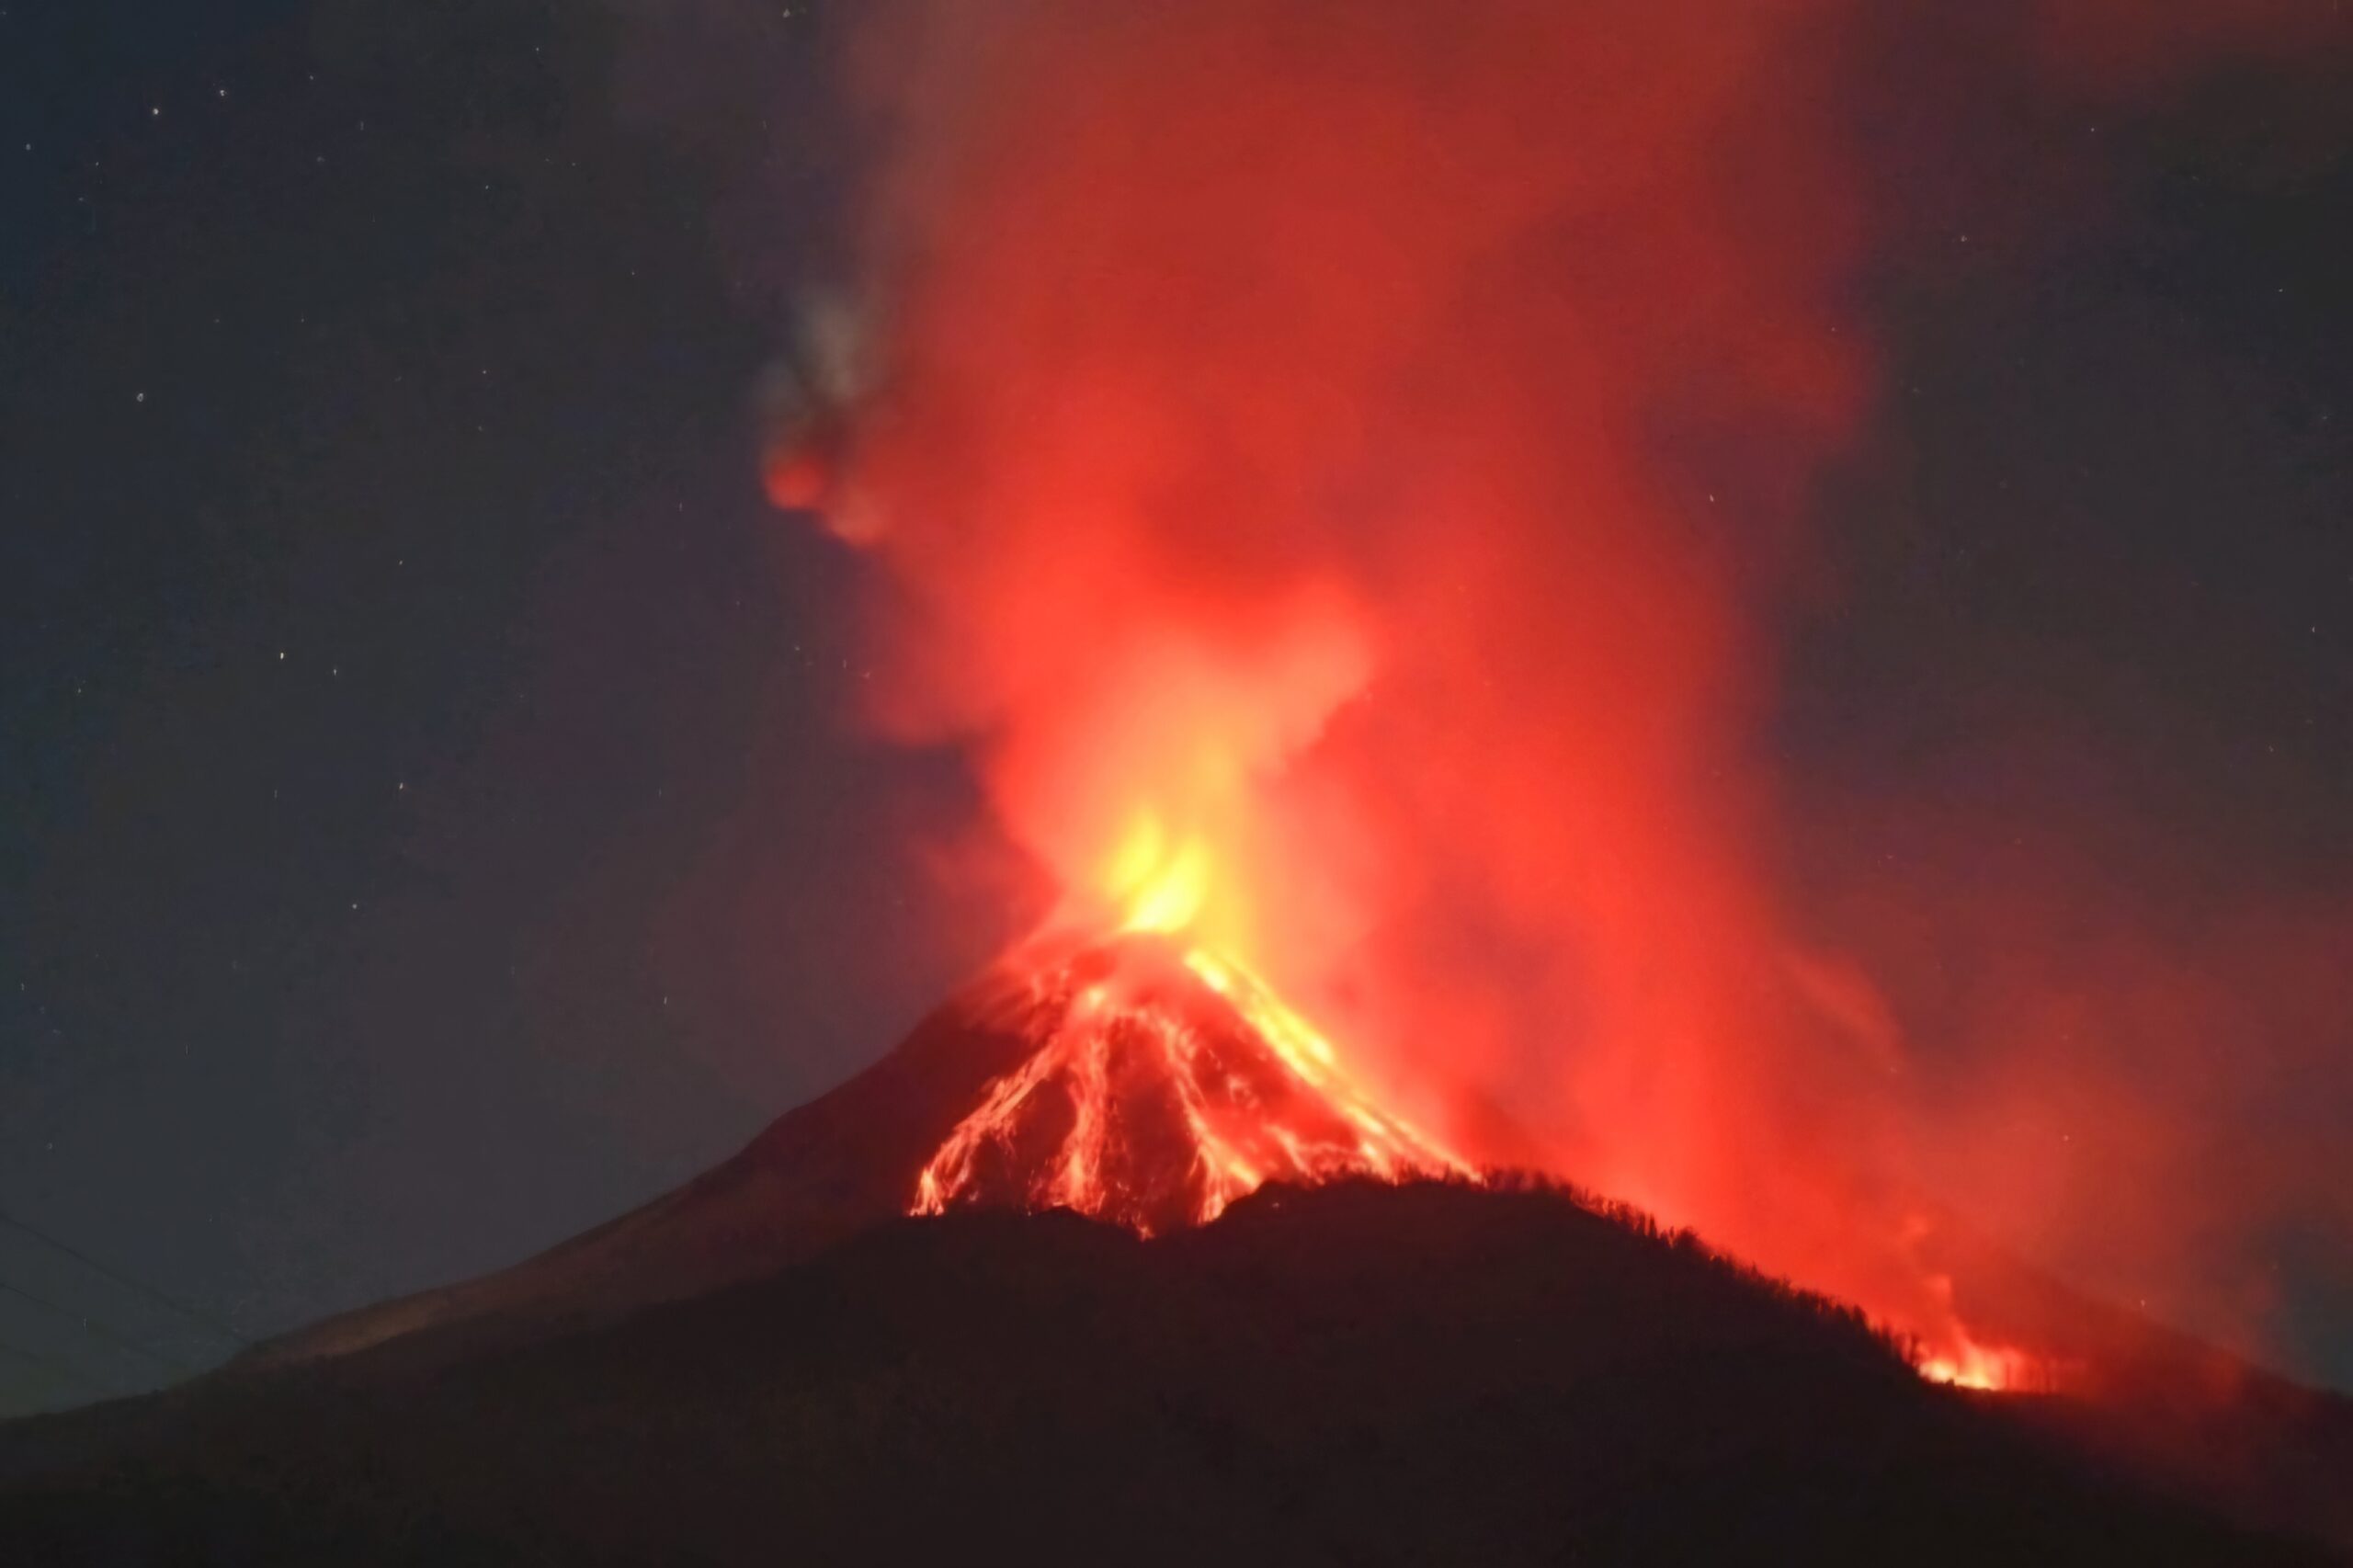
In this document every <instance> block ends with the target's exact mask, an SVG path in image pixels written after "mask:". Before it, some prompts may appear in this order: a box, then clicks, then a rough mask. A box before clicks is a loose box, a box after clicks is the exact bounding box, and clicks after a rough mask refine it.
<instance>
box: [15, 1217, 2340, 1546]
mask: <svg viewBox="0 0 2353 1568" xmlns="http://www.w3.org/2000/svg"><path fill="white" fill-rule="evenodd" d="M2030 1414H2031V1412H2030V1407H2029V1406H2025V1405H2020V1404H2018V1403H2016V1402H2014V1401H1998V1400H1996V1401H1988V1400H1984V1399H1982V1398H1977V1397H1972V1396H1968V1395H1964V1394H1961V1393H1959V1392H1954V1391H1951V1390H1947V1389H1941V1388H1937V1387H1932V1386H1929V1385H1927V1384H1925V1383H1923V1382H1922V1381H1920V1380H1919V1379H1918V1378H1917V1377H1915V1375H1914V1374H1913V1372H1912V1371H1911V1370H1910V1369H1909V1368H1908V1367H1907V1366H1906V1365H1905V1364H1904V1361H1903V1359H1902V1358H1900V1357H1899V1356H1898V1355H1897V1354H1896V1353H1895V1352H1894V1351H1893V1349H1891V1348H1890V1347H1889V1346H1887V1345H1885V1344H1883V1343H1882V1342H1881V1340H1880V1339H1879V1338H1878V1337H1876V1336H1875V1335H1873V1334H1872V1333H1870V1331H1869V1330H1868V1329H1867V1328H1866V1327H1865V1325H1864V1324H1862V1323H1861V1322H1860V1321H1859V1319H1857V1318H1856V1317H1855V1316H1854V1315H1853V1314H1851V1313H1849V1312H1844V1311H1842V1310H1840V1309H1837V1308H1835V1307H1833V1306H1830V1305H1829V1304H1827V1303H1824V1302H1821V1301H1816V1300H1814V1299H1812V1298H1807V1297H1802V1296H1799V1295H1796V1294H1794V1293H1792V1292H1790V1291H1789V1290H1784V1289H1782V1288H1780V1287H1779V1286H1776V1285H1774V1284H1771V1283H1770V1282H1768V1281H1765V1280H1762V1279H1760V1278H1756V1277H1755V1276H1753V1275H1750V1274H1748V1273H1746V1272H1745V1271H1743V1270H1741V1269H1739V1268H1737V1267H1733V1266H1730V1265H1727V1264H1725V1263H1723V1262H1722V1261H1720V1260H1718V1259H1716V1258H1714V1257H1712V1256H1709V1255H1708V1254H1706V1253H1705V1252H1704V1251H1702V1250H1701V1249H1700V1248H1699V1247H1698V1246H1697V1245H1695V1244H1690V1243H1688V1242H1686V1241H1678V1240H1677V1239H1675V1238H1671V1237H1663V1236H1660V1235H1657V1234H1655V1233H1651V1232H1649V1231H1648V1230H1647V1229H1646V1228H1645V1227H1643V1226H1640V1225H1630V1224H1628V1223H1625V1222H1622V1221H1619V1220H1616V1219H1613V1218H1610V1217H1608V1216H1606V1215H1603V1214H1599V1213H1597V1212H1594V1211H1593V1210H1590V1209H1588V1208H1586V1207H1584V1206H1582V1205H1580V1204H1579V1203H1577V1202H1575V1201H1574V1200H1573V1199H1570V1198H1569V1197H1567V1196H1565V1195H1563V1194H1558V1193H1551V1192H1537V1191H1496V1190H1492V1189H1486V1190H1482V1189H1474V1188H1470V1187H1454V1186H1446V1185H1437V1184H1422V1185H1414V1186H1407V1187H1381V1186H1377V1185H1370V1184H1357V1183H1349V1184H1342V1185H1338V1186H1334V1187H1323V1188H1319V1189H1313V1190H1302V1189H1298V1188H1288V1187H1269V1188H1267V1189H1265V1190H1263V1191H1262V1192H1260V1193H1259V1194H1257V1195H1256V1196H1255V1197H1252V1198H1249V1199H1245V1200H1243V1201H1242V1202H1240V1203H1238V1204H1236V1205H1235V1206H1234V1207H1233V1209H1232V1210H1229V1211H1228V1212H1227V1213H1226V1215H1225V1216H1224V1217H1223V1218H1222V1219H1221V1220H1219V1221H1217V1222H1216V1223H1214V1224H1211V1225H1209V1226H1207V1227H1205V1228H1202V1229H1200V1230H1197V1231H1184V1232H1179V1233H1175V1234H1172V1235H1169V1236H1167V1237H1165V1238H1162V1239H1159V1240H1154V1241H1150V1242H1146V1241H1142V1240H1139V1239H1138V1238H1137V1237H1136V1236H1134V1235H1133V1234H1132V1233H1128V1232H1125V1231H1122V1230H1119V1229H1116V1228H1113V1227H1110V1226H1107V1225H1102V1224H1097V1223H1095V1222H1092V1221H1086V1220H1082V1219H1079V1218H1077V1217H1075V1216H1073V1215H1070V1214H1067V1213H1050V1214H1044V1215H1036V1216H1029V1217H1019V1216H1015V1215H1011V1214H1005V1213H992V1212H965V1213H959V1214H956V1215H953V1216H951V1217H949V1218H944V1219H936V1220H903V1221H891V1222H887V1223H885V1224H883V1225H881V1226H880V1227H878V1228H875V1229H872V1230H870V1231H867V1232H865V1233H861V1234H858V1235H857V1236H854V1237H852V1238H850V1239H849V1240H847V1241H846V1242H844V1243H842V1244H838V1245H835V1246H833V1247H831V1248H830V1249H828V1250H825V1251H824V1252H822V1253H819V1254H818V1255H816V1256H812V1257H809V1258H807V1259H805V1260H803V1261H801V1262H798V1263H795V1264H792V1265H790V1266H788V1267H782V1268H781V1269H779V1270H776V1271H774V1272H772V1273H768V1274H766V1275H764V1276H763V1277H761V1278H756V1279H752V1280H748V1281H745V1282H743V1283H739V1284H735V1285H731V1286H728V1287H726V1288H723V1289H720V1290H714V1291H711V1292H709V1293H707V1294H703V1295H699V1296H697V1297H695V1298H693V1299H690V1300H685V1301H671V1302H667V1303H665V1304H660V1305H655V1306H652V1307H648V1308H646V1309H644V1310H642V1311H640V1312H636V1313H634V1314H633V1315H631V1316H628V1317H625V1318H623V1319H621V1320H620V1321H618V1322H612V1323H608V1324H602V1325H598V1326H589V1327H584V1328H579V1329H576V1330H574V1331H569V1332H559V1333H555V1334H552V1335H550V1336H547V1337H542V1338H539V1339H535V1340H532V1341H529V1342H522V1343H516V1342H503V1343H492V1344H485V1345H483V1346H481V1347H479V1348H475V1349H472V1350H469V1351H468V1352H467V1353H466V1354H464V1355H462V1356H454V1357H453V1356H447V1355H444V1356H438V1357H435V1358H430V1359H429V1360H426V1361H423V1362H420V1361H419V1360H418V1359H417V1358H415V1356H413V1355H409V1354H405V1353H404V1347H403V1343H402V1342H400V1341H393V1342H392V1343H388V1344H386V1345H383V1346H379V1347H376V1348H373V1349H366V1350H361V1351H358V1352H357V1353H354V1354H351V1355H347V1356H341V1357H335V1358H324V1359H317V1360H309V1361H302V1362H297V1363H292V1364H278V1365H274V1366H272V1365H264V1366H260V1367H248V1368H244V1369H239V1370H236V1371H233V1372H232V1373H228V1374H223V1375H222V1376H218V1377H216V1378H214V1379H211V1380H207V1381H202V1382H199V1383H197V1384H193V1385H189V1386H188V1387H185V1388H183V1389H180V1390H176V1391H172V1392H167V1393H165V1394H163V1395H159V1396H155V1397H153V1398H150V1399H147V1400H142V1401H137V1402H128V1403H122V1404H118V1405H112V1406H105V1407H100V1408H97V1409H95V1410H90V1411H85V1412H80V1413H76V1414H74V1415H66V1416H55V1417H48V1418H44V1419H41V1420H38V1421H32V1422H25V1423H19V1424H17V1425H16V1426H11V1427H6V1428H0V1562H9V1563H18V1562H21V1563H44V1564H46V1563H76V1562H142V1563H143V1562H204V1563H216V1562H217V1563H296V1562H300V1563H312V1562H335V1563H381V1562H431V1563H463V1562H597V1563H605V1562H609V1563H639V1562H645V1563H651V1562H662V1563H685V1562H711V1563H735V1562H743V1563H760V1564H763V1565H772V1564H777V1563H780V1562H826V1563H833V1562H917V1563H939V1564H965V1563H973V1564H982V1563H999V1562H1005V1563H1037V1564H1044V1563H1065V1562H1067V1563H1158V1562H1168V1563H1185V1564H1188V1565H1192V1568H1199V1565H1202V1564H1210V1563H1214V1564H1219V1565H1221V1568H1224V1565H1230V1564H1236V1563H1259V1562H1266V1563H1278V1562H1279V1563H1315V1562H1332V1563H1369V1564H1379V1563H1483V1564H1484V1563H1495V1564H1506V1563H1548V1564H1565V1563H1818V1562H1851V1563H1871V1564H1891V1563H1995V1562H1999V1563H2037V1564H2045V1563H2130V1564H2134V1565H2145V1564H2160V1563H2185V1564H2187V1563H2212V1564H2252V1563H2273V1562H2277V1563H2293V1562H2325V1561H2330V1559H2329V1558H2327V1557H2326V1556H2325V1555H2324V1554H2323V1553H2322V1552H2321V1551H2320V1550H2319V1549H2317V1548H2311V1547H2300V1546H2297V1545H2295V1544H2292V1543H2290V1542H2287V1541H2285V1540H2280V1539H2278V1538H2271V1537H2264V1536H2259V1535H2256V1534H2253V1533H2250V1532H2247V1531H2245V1530H2243V1529H2241V1528H2235V1527H2234V1526H2232V1525H2230V1524H2227V1523H2224V1522H2222V1521H2221V1520H2220V1519H2218V1518H2215V1517H2210V1516H2207V1515H2204V1514H2201V1513H2200V1512H2198V1511H2196V1510H2195V1509H2193V1508H2192V1507H2191V1506H2188V1505H2187V1504H2184V1503H2181V1502H2178V1501H2168V1500H2166V1499H2165V1498H2162V1497H2159V1496H2157V1495H2154V1494H2150V1493H2146V1492H2143V1491H2140V1490H2136V1489H2135V1487H2134V1485H2133V1484H2132V1483H2129V1482H2127V1481H2125V1480H2123V1479H2120V1478H2119V1477H2117V1476H2112V1475H2109V1474H2106V1473H2103V1472H2102V1471H2100V1470H2098V1469H2097V1467H2096V1466H2094V1465H2093V1464H2092V1463H2091V1462H2090V1461H2088V1460H2082V1459H2079V1458H2075V1457H2071V1455H2072V1454H2073V1453H2074V1452H2076V1451H2078V1450H2072V1449H2063V1448H2062V1447H2061V1446H2060V1444H2059V1442H2058V1441H2057V1440H2055V1439H2054V1438H2052V1437H2048V1436H2044V1435H2041V1434H2042V1433H2043V1432H2044V1431H2046V1430H2047V1427H2045V1426H2043V1425H2042V1424H2040V1423H2037V1422H2035V1421H2033V1420H2031V1419H2029V1418H2028V1417H2029V1415H2030Z"/></svg>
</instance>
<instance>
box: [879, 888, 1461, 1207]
mask: <svg viewBox="0 0 2353 1568" xmlns="http://www.w3.org/2000/svg"><path fill="white" fill-rule="evenodd" d="M1009 961H1019V960H1009ZM1011 1005H1012V1006H1015V1007H1016V1008H1017V1016H1015V1017H1010V1018H1007V1019H1006V1020H1004V1022H1005V1023H1006V1026H1007V1027H1009V1028H1012V1029H1013V1030H1014V1031H1016V1032H1017V1033H1019V1034H1020V1035H1022V1036H1023V1037H1024V1038H1027V1039H1029V1040H1035V1041H1036V1042H1037V1049H1036V1050H1035V1051H1034V1052H1033V1053H1032V1054H1031V1055H1030V1056H1029V1059H1028V1060H1027V1061H1025V1062H1022V1063H1021V1065H1020V1066H1019V1067H1017V1068H1016V1069H1015V1070H1014V1071H1013V1072H1011V1073H1008V1074H1005V1075H1004V1076H1003V1077H1001V1078H998V1079H997V1080H996V1081H995V1082H994V1083H993V1084H991V1085H989V1088H988V1092H987V1095H986V1097H985V1098H984V1099H983V1102H982V1103H981V1105H980V1106H979V1108H976V1109H975V1110H973V1111H972V1114H971V1115H969V1116H967V1117H965V1118H964V1119H963V1120H962V1121H961V1122H959V1123H958V1124H957V1126H956V1130H955V1131H954V1132H952V1133H950V1134H949V1138H948V1141H947V1142H945V1143H943V1144H941V1145H940V1148H939V1152H938V1153H936V1154H934V1155H933V1156H932V1158H931V1160H930V1162H929V1163H928V1164H926V1165H925V1166H924V1168H923V1172H922V1175H921V1176H919V1177H918V1178H917V1179H916V1186H915V1205H914V1207H915V1212H916V1213H919V1214H937V1213H942V1212H945V1211H946V1210H948V1209H949V1208H950V1207H951V1206H954V1205H957V1204H961V1203H968V1202H979V1203H992V1202H994V1203H1009V1204H1017V1205H1020V1206H1024V1207H1029V1208H1035V1209H1051V1208H1068V1209H1075V1210H1080V1211H1082V1212H1084V1213H1087V1214H1092V1215H1095V1216H1097V1217H1099V1218H1102V1219H1106V1220H1113V1221H1119V1222H1120V1223H1122V1224H1126V1225H1129V1226H1131V1227H1132V1228H1134V1229H1135V1230H1138V1231H1141V1232H1142V1233H1145V1234H1147V1235H1149V1234H1152V1233H1156V1232H1161V1231H1165V1230H1168V1229H1171V1228H1173V1227H1175V1226H1177V1225H1183V1224H1202V1223H1206V1222H1207V1221H1211V1220H1213V1219H1215V1218H1216V1217H1217V1216H1218V1215H1219V1214H1220V1213H1221V1212H1222V1211H1223V1210H1224V1209H1225V1207H1226V1205H1227V1204H1229V1203H1231V1202H1233V1200H1234V1199H1237V1198H1240V1197H1241V1196H1243V1195H1244V1194H1245V1193H1247V1192H1250V1191H1252V1190H1253V1189H1255V1188H1256V1187H1259V1186H1260V1185H1261V1184H1263V1183H1265V1182H1267V1181H1270V1180H1282V1181H1294V1182H1298V1181H1322V1180H1328V1179H1330V1178H1332V1177H1334V1176H1379V1177H1381V1178H1383V1179H1388V1180H1396V1179H1399V1178H1401V1177H1404V1176H1431V1175H1439V1174H1445V1173H1465V1172H1467V1171H1468V1169H1469V1167H1468V1166H1467V1165H1465V1164H1464V1162H1463V1161H1461V1159H1459V1158H1457V1157H1456V1156H1455V1155H1453V1154H1451V1153H1448V1152H1447V1151H1446V1150H1444V1149H1442V1148H1440V1147H1439V1146H1438V1144H1437V1143H1435V1142H1432V1141H1431V1140H1430V1139H1428V1138H1427V1137H1426V1136H1425V1135H1423V1134H1422V1133H1420V1132H1418V1131H1415V1129H1414V1128H1412V1127H1410V1126H1408V1125H1407V1124H1406V1123H1404V1121H1402V1120H1400V1119H1398V1118H1396V1117H1394V1116H1392V1115H1390V1114H1389V1113H1387V1112H1386V1111H1384V1110H1382V1109H1381V1108H1380V1107H1379V1106H1377V1105H1376V1104H1374V1103H1373V1101H1372V1099H1371V1097H1370V1096H1369V1095H1368V1094H1367V1092H1366V1091H1365V1089H1364V1088H1363V1087H1362V1085H1359V1084H1358V1083H1356V1082H1355V1081H1354V1080H1353V1079H1352V1078H1351V1077H1350V1076H1349V1074H1348V1073H1347V1068H1346V1067H1345V1066H1344V1065H1343V1063H1342V1062H1341V1061H1340V1058H1339V1054H1338V1052H1337V1051H1336V1050H1335V1049H1334V1048H1333V1046H1332V1045H1331V1043H1330V1042H1329V1041H1327V1040H1324V1037H1323V1036H1322V1035H1320V1034H1318V1033H1317V1032H1316V1031H1315V1030H1314V1028H1312V1027H1311V1026H1310V1025H1309V1024H1308V1023H1307V1022H1306V1021H1305V1020H1304V1019H1302V1018H1301V1017H1299V1015H1298V1014H1296V1013H1294V1012H1292V1011H1291V1010H1290V1008H1289V1007H1287V1006H1284V1005H1283V1004H1282V1003H1281V1002H1280V1001H1279V1000H1278V999H1277V998H1276V996H1275V995H1274V994H1273V993H1272V992H1271V991H1269V990H1268V989H1267V987H1266V986H1265V985H1264V984H1263V983H1260V982H1259V981H1258V980H1257V979H1256V977H1255V976H1253V975H1251V974H1250V973H1249V972H1248V971H1245V970H1244V969H1243V968H1242V967H1241V966H1240V965H1239V964H1236V963H1234V962H1233V960H1228V959H1224V958H1222V957H1220V956H1218V955H1217V954H1215V953H1212V952H1211V951H1209V950H1208V949H1201V948H1185V947H1183V946H1181V945H1180V944H1179V942H1178V941H1176V939H1173V938H1171V937H1165V936H1161V935H1157V934H1152V933H1127V934H1123V935H1121V936H1120V937H1118V938H1116V939H1114V940H1112V941H1109V942H1106V943H1103V944H1101V945H1099V946H1093V947H1086V948H1082V949H1077V950H1075V951H1073V952H1069V953H1067V954H1052V955H1040V957H1039V958H1038V959H1037V960H1036V962H1035V967H1034V970H1033V971H1032V972H1031V974H1030V978H1029V981H1028V983H1026V985H1025V986H1024V987H1023V988H1022V990H1021V992H1020V993H1019V994H1018V995H1017V998H1016V999H1015V1000H1014V1001H1013V1002H1012V1004H1011Z"/></svg>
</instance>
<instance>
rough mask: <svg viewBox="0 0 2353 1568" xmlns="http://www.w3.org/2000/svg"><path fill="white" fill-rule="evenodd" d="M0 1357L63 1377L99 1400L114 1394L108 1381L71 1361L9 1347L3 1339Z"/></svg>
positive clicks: (35, 1351) (12, 1346)
mask: <svg viewBox="0 0 2353 1568" xmlns="http://www.w3.org/2000/svg"><path fill="white" fill-rule="evenodd" d="M0 1356H13V1357H15V1358H17V1360H19V1361H22V1362H25V1363H26V1364H27V1365H28V1366H34V1367H39V1368H41V1369H43V1370H45V1371H51V1372H55V1373H57V1374H59V1375H60V1376H62V1377H63V1378H64V1379H65V1380H66V1381H68V1382H70V1383H74V1384H78V1385H79V1386H80V1387H82V1388H84V1389H85V1390H87V1391H88V1392H91V1393H94V1394H97V1395H98V1396H99V1397H100V1398H105V1397H106V1396H107V1395H108V1394H111V1393H113V1392H115V1390H114V1387H113V1385H112V1384H111V1382H110V1381H109V1380H107V1379H103V1378H99V1377H97V1376H96V1375H94V1374H92V1373H91V1372H89V1371H87V1370H85V1369H83V1368H80V1367H77V1366H75V1365H74V1363H72V1362H71V1361H67V1360H63V1359H61V1358H58V1357H55V1356H46V1355H43V1354H42V1353H41V1352H40V1351H38V1350H28V1349H26V1348H25V1347H24V1346H21V1345H11V1344H9V1343H8V1342H7V1341H6V1340H5V1339H0Z"/></svg>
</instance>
